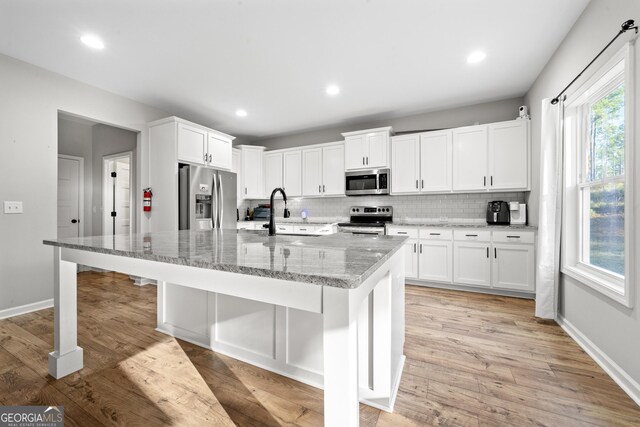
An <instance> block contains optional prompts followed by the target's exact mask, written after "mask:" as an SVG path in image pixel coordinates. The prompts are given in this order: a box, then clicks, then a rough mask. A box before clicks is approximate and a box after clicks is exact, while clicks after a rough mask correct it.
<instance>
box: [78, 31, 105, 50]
mask: <svg viewBox="0 0 640 427" xmlns="http://www.w3.org/2000/svg"><path fill="white" fill-rule="evenodd" d="M80 41H81V42H82V43H84V44H86V45H87V46H89V47H91V48H94V49H104V43H103V42H102V40H100V37H98V36H94V35H93V34H85V35H84V36H82V37H80Z"/></svg>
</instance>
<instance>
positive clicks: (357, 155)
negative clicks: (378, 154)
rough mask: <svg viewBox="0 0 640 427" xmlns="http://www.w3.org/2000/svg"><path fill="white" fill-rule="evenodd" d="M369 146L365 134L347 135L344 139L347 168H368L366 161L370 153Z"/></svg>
mask: <svg viewBox="0 0 640 427" xmlns="http://www.w3.org/2000/svg"><path fill="white" fill-rule="evenodd" d="M368 148H369V146H368V143H367V140H366V137H365V135H354V136H348V137H346V138H345V140H344V165H345V170H352V169H366V168H367V166H366V165H365V161H366V157H367V155H368Z"/></svg>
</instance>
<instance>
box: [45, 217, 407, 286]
mask: <svg viewBox="0 0 640 427" xmlns="http://www.w3.org/2000/svg"><path fill="white" fill-rule="evenodd" d="M405 239H406V238H405V237H394V236H377V237H371V236H354V235H351V234H340V233H338V234H331V235H326V236H285V235H280V236H274V237H269V236H268V235H267V232H266V230H265V231H249V230H235V229H233V230H232V229H225V230H205V231H176V232H159V233H149V234H133V235H131V236H129V235H116V236H91V237H78V238H65V239H57V240H44V244H45V245H51V246H59V247H63V248H70V249H79V250H83V251H89V252H98V253H103V254H110V255H117V256H124V257H129V258H139V259H145V260H151V261H159V262H163V263H169V264H177V265H187V266H191V267H198V268H206V269H210V270H219V271H227V272H232V273H240V274H247V275H251V276H260V277H270V278H274V279H281V280H290V281H295V282H305V283H313V284H317V285H323V286H332V287H338V288H349V289H353V288H357V287H358V286H360V284H362V282H364V281H365V280H366V279H367V278H368V277H369V276H371V274H373V273H374V272H375V271H376V270H377V269H378V268H380V266H381V265H382V264H384V262H385V261H386V260H387V259H389V258H390V257H391V256H392V255H393V254H395V253H396V252H397V251H398V250H399V249H400V248H402V246H403V244H404V240H405ZM145 241H146V242H149V243H148V244H147V247H146V248H145Z"/></svg>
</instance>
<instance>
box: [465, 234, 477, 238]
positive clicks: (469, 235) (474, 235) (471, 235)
mask: <svg viewBox="0 0 640 427" xmlns="http://www.w3.org/2000/svg"><path fill="white" fill-rule="evenodd" d="M465 236H467V237H478V235H477V234H465Z"/></svg>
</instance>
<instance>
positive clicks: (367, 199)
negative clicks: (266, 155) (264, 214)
mask: <svg viewBox="0 0 640 427" xmlns="http://www.w3.org/2000/svg"><path fill="white" fill-rule="evenodd" d="M277 197H278V198H277V202H276V214H277V215H278V216H281V215H282V208H283V207H284V202H283V201H282V198H281V196H280V195H278V196H277ZM491 200H504V201H507V202H515V201H517V202H520V203H524V202H525V193H524V192H513V193H467V194H427V195H413V196H362V197H320V198H304V199H303V198H295V197H294V198H290V199H289V201H288V203H287V207H288V208H289V210H290V211H291V218H300V214H301V212H302V210H303V209H306V211H307V215H308V217H309V219H311V220H313V218H323V219H327V218H345V219H346V218H348V217H349V208H350V207H351V206H356V205H366V206H382V205H385V206H393V216H394V218H395V219H396V220H405V219H417V218H420V219H432V220H435V221H438V220H443V219H445V218H446V220H447V221H450V222H455V221H459V222H474V221H475V220H484V218H485V212H486V209H487V202H489V201H491ZM261 203H269V200H243V201H241V203H239V204H238V208H239V209H240V218H241V219H242V218H243V217H244V215H245V213H246V211H247V208H249V209H250V210H252V211H253V208H255V207H256V206H258V205H259V204H261Z"/></svg>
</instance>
